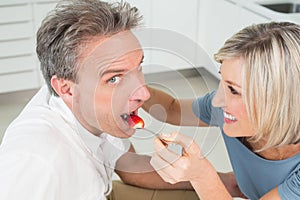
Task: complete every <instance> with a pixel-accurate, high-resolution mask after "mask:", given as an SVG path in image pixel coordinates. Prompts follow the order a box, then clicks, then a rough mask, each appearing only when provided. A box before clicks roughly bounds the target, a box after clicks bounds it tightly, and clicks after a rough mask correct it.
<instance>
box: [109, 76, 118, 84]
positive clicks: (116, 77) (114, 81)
mask: <svg viewBox="0 0 300 200" xmlns="http://www.w3.org/2000/svg"><path fill="white" fill-rule="evenodd" d="M120 81H121V78H120V77H119V76H114V77H112V78H111V79H109V80H108V83H112V84H116V83H119V82H120Z"/></svg>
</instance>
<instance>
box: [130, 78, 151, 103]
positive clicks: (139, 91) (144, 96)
mask: <svg viewBox="0 0 300 200" xmlns="http://www.w3.org/2000/svg"><path fill="white" fill-rule="evenodd" d="M149 98H150V92H149V90H148V89H147V86H146V83H145V81H144V79H142V80H138V81H137V82H136V86H135V90H134V92H133V93H132V95H131V97H130V100H132V101H147V100H148V99H149Z"/></svg>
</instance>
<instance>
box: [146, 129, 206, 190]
mask: <svg viewBox="0 0 300 200" xmlns="http://www.w3.org/2000/svg"><path fill="white" fill-rule="evenodd" d="M171 144H179V145H180V146H182V148H183V149H182V155H178V154H177V153H175V152H173V151H172V150H170V149H168V145H171ZM205 163H207V160H206V159H205V158H204V157H203V156H202V154H201V151H200V148H199V147H198V145H197V144H195V143H194V141H193V139H192V138H190V137H188V136H185V135H182V134H179V133H171V134H162V135H161V136H160V137H159V138H156V139H155V153H154V154H153V156H152V158H151V165H152V166H153V167H154V169H155V170H156V171H157V172H158V174H160V176H161V177H162V178H163V179H164V180H165V181H166V182H169V183H172V184H174V183H177V182H180V181H191V180H194V179H196V180H197V179H199V178H200V177H201V174H202V173H205V170H206V169H205V168H204V166H206V164H205ZM203 164H204V165H203Z"/></svg>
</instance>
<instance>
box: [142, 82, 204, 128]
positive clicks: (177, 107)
mask: <svg viewBox="0 0 300 200" xmlns="http://www.w3.org/2000/svg"><path fill="white" fill-rule="evenodd" d="M148 90H149V92H150V94H151V98H150V99H149V100H148V101H146V102H145V103H144V105H143V109H144V110H145V111H146V112H148V113H149V114H150V115H151V116H153V117H154V118H156V119H157V120H159V121H162V122H166V123H169V124H173V125H177V126H207V124H206V123H204V122H202V121H201V120H200V119H198V118H197V117H196V116H195V115H194V112H193V110H192V103H193V99H175V98H174V97H173V96H171V95H169V94H167V93H165V92H163V91H161V90H158V89H155V88H152V87H148Z"/></svg>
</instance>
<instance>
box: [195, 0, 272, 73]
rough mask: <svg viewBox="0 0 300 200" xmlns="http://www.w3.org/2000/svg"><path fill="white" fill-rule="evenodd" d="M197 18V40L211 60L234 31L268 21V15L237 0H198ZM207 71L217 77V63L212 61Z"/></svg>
mask: <svg viewBox="0 0 300 200" xmlns="http://www.w3.org/2000/svg"><path fill="white" fill-rule="evenodd" d="M240 2H242V1H240ZM199 19H200V22H199V27H198V29H199V40H198V42H199V44H200V45H201V46H202V47H203V49H205V51H206V52H207V54H208V55H209V57H210V59H211V60H212V61H213V55H214V54H215V53H216V52H217V51H218V50H219V49H220V48H221V47H222V46H223V44H224V42H225V41H226V39H228V38H230V37H231V36H232V35H233V34H234V33H236V32H237V31H239V30H240V29H242V28H244V27H246V26H248V25H251V24H254V23H262V22H267V21H270V19H269V18H268V17H266V16H263V15H261V14H259V13H256V12H254V11H251V10H249V9H248V8H247V7H245V6H243V5H241V4H239V1H231V0H214V1H211V0H200V6H199ZM213 62H214V61H213ZM208 71H209V72H210V73H212V74H213V75H214V76H216V77H219V75H218V71H219V64H218V63H216V62H214V66H213V68H211V69H208Z"/></svg>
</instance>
